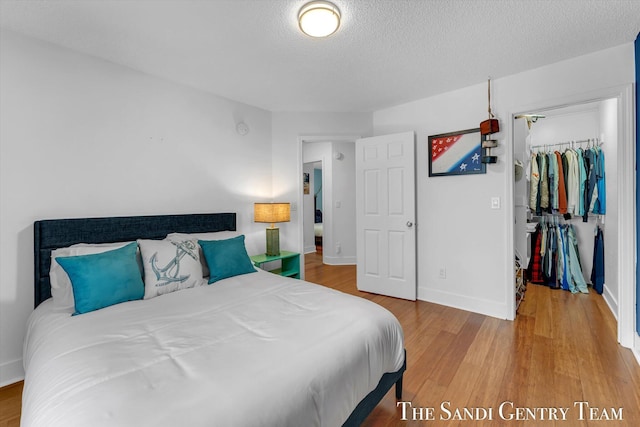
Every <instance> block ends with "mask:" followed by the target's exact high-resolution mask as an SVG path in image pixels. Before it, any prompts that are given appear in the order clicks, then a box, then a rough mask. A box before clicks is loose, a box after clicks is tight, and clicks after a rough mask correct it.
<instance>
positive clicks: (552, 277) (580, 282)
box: [528, 222, 589, 293]
mask: <svg viewBox="0 0 640 427" xmlns="http://www.w3.org/2000/svg"><path fill="white" fill-rule="evenodd" d="M534 237H535V239H532V241H531V249H532V252H531V253H532V258H531V260H530V262H529V268H528V270H529V279H530V281H531V282H532V283H537V284H544V285H547V286H549V287H550V288H552V289H564V290H567V291H570V292H572V293H577V292H581V293H588V292H589V290H588V287H587V282H586V280H585V279H584V275H583V274H582V261H581V259H580V251H579V250H578V239H577V235H576V232H575V229H574V227H573V225H572V224H562V225H560V224H557V223H546V222H544V223H542V224H538V226H537V227H536V231H535V233H534Z"/></svg>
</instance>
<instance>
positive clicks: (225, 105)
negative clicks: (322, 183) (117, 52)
mask: <svg viewBox="0 0 640 427" xmlns="http://www.w3.org/2000/svg"><path fill="white" fill-rule="evenodd" d="M1 43H2V44H1V47H0V52H1V55H2V57H1V60H0V79H1V80H0V91H1V92H2V97H1V98H0V99H1V101H0V102H1V104H0V132H1V133H0V159H1V160H0V161H1V168H0V190H1V191H0V219H1V224H0V235H1V236H2V240H1V242H0V262H1V263H2V264H1V267H0V385H2V384H6V383H8V382H11V381H13V380H15V379H18V378H20V377H21V376H22V375H23V372H22V361H21V358H22V341H23V338H24V333H25V325H26V320H27V317H28V315H29V314H30V313H31V311H32V309H33V243H32V242H33V227H32V224H33V222H34V221H35V220H37V219H44V218H62V217H93V216H112V215H139V214H171V213H194V212H223V211H231V212H237V213H238V228H239V230H240V231H242V232H245V233H246V234H247V243H248V245H247V246H248V249H249V251H250V252H253V253H258V252H262V251H264V244H265V243H264V227H263V226H262V225H261V224H254V223H253V222H252V219H253V205H252V204H253V202H255V201H261V200H268V199H270V198H271V196H272V186H271V160H272V157H271V152H272V150H271V131H272V129H271V113H270V112H267V111H264V110H261V109H258V108H255V107H251V106H247V105H244V104H240V103H237V102H233V101H230V100H227V99H223V98H220V97H216V96H212V95H208V94H205V93H203V92H199V91H196V90H192V89H190V88H187V87H184V86H180V85H176V84H173V83H169V82H167V81H164V80H161V79H157V78H154V77H151V76H149V75H146V74H142V73H138V72H136V71H133V70H131V69H128V68H125V67H121V66H119V65H116V64H113V63H109V62H106V61H102V60H98V59H95V58H92V57H89V56H86V55H80V54H76V53H74V52H72V51H69V50H65V49H62V48H58V47H55V46H53V45H49V44H45V43H42V42H39V41H35V40H32V39H27V38H24V37H22V36H18V35H17V34H14V33H11V32H4V31H3V32H2V34H1ZM238 120H244V121H245V122H246V123H247V124H248V125H249V126H250V128H251V132H250V133H249V134H248V135H246V136H244V137H242V136H239V135H238V134H237V133H236V132H235V125H236V122H237V121H238ZM292 163H294V162H292Z"/></svg>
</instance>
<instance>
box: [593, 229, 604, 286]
mask: <svg viewBox="0 0 640 427" xmlns="http://www.w3.org/2000/svg"><path fill="white" fill-rule="evenodd" d="M591 283H592V284H593V289H594V290H595V291H596V292H597V293H599V294H602V291H603V288H604V236H603V235H602V229H601V228H600V226H596V232H595V238H594V242H593V268H592V269H591Z"/></svg>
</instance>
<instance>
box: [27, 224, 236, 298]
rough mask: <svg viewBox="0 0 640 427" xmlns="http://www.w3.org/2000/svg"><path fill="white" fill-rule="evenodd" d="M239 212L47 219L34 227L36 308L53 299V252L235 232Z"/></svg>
mask: <svg viewBox="0 0 640 427" xmlns="http://www.w3.org/2000/svg"><path fill="white" fill-rule="evenodd" d="M235 229H236V214H235V213H212V214H189V215H156V216H127V217H110V218H73V219H47V220H42V221H36V222H35V223H34V224H33V240H34V244H33V249H34V263H35V283H34V287H35V288H34V304H35V305H34V306H35V307H37V306H38V305H39V304H40V303H41V302H42V301H44V300H46V299H47V298H50V297H51V284H50V282H49V268H50V267H51V251H52V250H54V249H57V248H64V247H66V246H70V245H73V244H75V243H111V242H127V241H133V240H136V239H162V238H164V237H165V236H166V235H167V234H169V233H204V232H208V231H227V230H228V231H235Z"/></svg>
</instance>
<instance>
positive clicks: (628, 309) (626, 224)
mask: <svg viewBox="0 0 640 427" xmlns="http://www.w3.org/2000/svg"><path fill="white" fill-rule="evenodd" d="M612 98H615V99H617V102H618V141H625V142H627V143H625V144H618V147H617V151H618V157H617V178H618V205H617V208H618V235H619V236H630V237H628V238H619V239H618V248H617V249H618V261H617V267H618V295H617V298H618V310H617V313H613V314H614V316H615V317H616V319H617V321H618V342H619V343H620V344H621V345H622V346H623V347H627V348H633V347H634V339H635V301H636V295H635V293H636V289H635V277H636V276H635V256H636V239H635V233H634V230H635V228H634V227H635V224H636V222H635V221H636V212H635V164H634V162H635V158H636V156H635V149H636V147H635V138H634V136H635V133H634V121H635V116H634V108H633V104H634V100H635V99H634V91H633V85H632V84H626V85H621V86H615V87H611V88H607V89H602V90H597V91H593V92H587V93H583V94H579V95H573V96H568V97H563V98H560V99H555V100H546V101H542V102H538V103H536V104H533V105H528V106H523V107H518V108H513V109H512V110H511V111H510V112H509V114H508V123H507V135H509V140H510V141H511V143H507V144H505V145H506V149H505V159H507V163H508V164H509V165H513V162H514V150H513V138H514V120H515V116H516V115H518V114H522V113H524V112H530V111H535V110H545V109H552V108H560V107H567V106H571V105H575V104H583V103H588V102H598V101H603V100H606V99H612ZM505 169H506V172H507V173H506V174H505V177H506V179H507V194H510V195H511V203H507V206H506V208H507V212H506V214H507V218H514V215H515V181H514V168H513V167H506V168H505ZM514 228H515V225H514V223H513V221H509V226H508V227H507V235H506V239H507V241H506V242H505V243H506V245H507V254H508V255H510V258H509V259H514V256H515V234H514ZM508 265H509V268H508V270H507V271H506V272H505V286H506V290H505V292H506V295H507V304H508V305H507V308H508V312H509V313H510V314H511V317H510V318H511V319H515V316H516V306H515V298H514V297H513V283H514V280H515V273H514V270H513V268H512V267H511V264H510V263H509V264H508ZM636 357H638V354H637V353H636Z"/></svg>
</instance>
